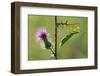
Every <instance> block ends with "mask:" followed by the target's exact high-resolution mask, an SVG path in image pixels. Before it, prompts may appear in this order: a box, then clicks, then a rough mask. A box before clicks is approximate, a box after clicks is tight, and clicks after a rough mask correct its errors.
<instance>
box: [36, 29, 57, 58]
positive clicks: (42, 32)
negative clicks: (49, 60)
mask: <svg viewBox="0 0 100 76" xmlns="http://www.w3.org/2000/svg"><path fill="white" fill-rule="evenodd" d="M36 35H37V38H38V39H39V40H42V41H43V42H44V46H45V49H47V50H50V51H51V53H52V54H53V56H55V52H54V49H53V45H52V44H51V42H50V41H49V40H48V32H47V30H46V29H45V28H40V29H39V30H38V31H37V33H36ZM55 58H56V57H55Z"/></svg>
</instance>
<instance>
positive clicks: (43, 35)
mask: <svg viewBox="0 0 100 76" xmlns="http://www.w3.org/2000/svg"><path fill="white" fill-rule="evenodd" d="M76 24H77V23H76ZM60 25H65V26H67V25H74V24H68V23H67V21H66V23H57V16H55V48H54V46H53V45H52V44H53V43H51V42H50V40H49V38H48V31H47V30H46V29H45V28H39V29H38V30H37V32H36V36H37V38H38V39H39V40H41V41H43V44H44V47H45V49H47V50H50V51H51V53H52V55H53V56H54V58H55V59H58V57H57V30H58V29H59V26H60ZM77 30H78V31H77ZM79 30H80V28H79V27H77V28H75V29H74V30H73V31H72V32H71V33H69V34H67V35H65V36H64V37H62V39H61V42H60V43H59V44H60V47H62V46H63V45H64V44H65V43H66V42H67V41H68V40H69V39H70V38H71V37H72V36H74V35H75V34H77V33H79Z"/></svg>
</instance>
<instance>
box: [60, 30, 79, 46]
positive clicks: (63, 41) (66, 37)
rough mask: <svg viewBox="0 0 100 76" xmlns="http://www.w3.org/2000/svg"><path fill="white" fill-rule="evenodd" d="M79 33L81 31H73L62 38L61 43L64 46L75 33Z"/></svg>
mask: <svg viewBox="0 0 100 76" xmlns="http://www.w3.org/2000/svg"><path fill="white" fill-rule="evenodd" d="M77 33H79V32H75V31H74V32H72V33H70V34H68V35H66V36H65V37H64V38H63V39H62V40H61V43H60V45H61V46H63V45H64V44H65V43H66V42H67V41H68V40H69V39H70V38H71V37H72V36H73V35H75V34H77Z"/></svg>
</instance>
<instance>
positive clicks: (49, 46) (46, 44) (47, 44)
mask: <svg viewBox="0 0 100 76" xmlns="http://www.w3.org/2000/svg"><path fill="white" fill-rule="evenodd" d="M44 44H45V48H46V49H50V48H51V42H50V41H48V39H47V38H45V39H44Z"/></svg>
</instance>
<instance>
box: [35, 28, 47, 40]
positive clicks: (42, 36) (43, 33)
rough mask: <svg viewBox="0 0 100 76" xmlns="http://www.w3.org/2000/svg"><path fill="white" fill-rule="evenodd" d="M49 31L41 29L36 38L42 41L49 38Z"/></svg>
mask: <svg viewBox="0 0 100 76" xmlns="http://www.w3.org/2000/svg"><path fill="white" fill-rule="evenodd" d="M47 34H48V33H47V30H46V29H45V28H40V29H38V31H37V32H36V37H37V38H38V39H40V40H44V39H46V38H47Z"/></svg>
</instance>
